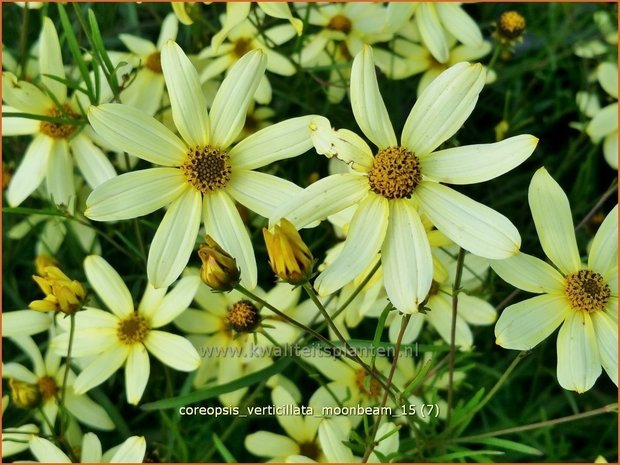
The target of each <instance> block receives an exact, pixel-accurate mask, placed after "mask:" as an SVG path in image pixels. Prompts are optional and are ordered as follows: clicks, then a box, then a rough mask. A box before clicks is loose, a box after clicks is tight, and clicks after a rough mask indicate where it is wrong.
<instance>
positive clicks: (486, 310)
mask: <svg viewBox="0 0 620 465" xmlns="http://www.w3.org/2000/svg"><path fill="white" fill-rule="evenodd" d="M458 312H459V316H460V317H461V318H463V320H465V321H466V322H467V323H469V324H470V325H476V326H486V325H490V324H493V323H495V320H497V311H496V310H495V307H493V305H491V304H490V303H489V302H487V301H486V300H483V299H481V298H480V297H476V296H472V295H467V294H465V293H464V292H462V293H460V294H459V307H458Z"/></svg>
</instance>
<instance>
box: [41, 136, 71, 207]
mask: <svg viewBox="0 0 620 465" xmlns="http://www.w3.org/2000/svg"><path fill="white" fill-rule="evenodd" d="M45 179H46V181H47V182H46V184H47V192H48V194H49V196H50V199H51V200H52V201H53V202H54V203H55V204H56V205H64V206H65V207H68V208H69V210H70V211H73V209H74V208H75V200H76V199H75V184H74V181H73V163H72V161H71V157H70V156H69V146H68V145H67V141H66V140H64V139H59V140H56V141H55V142H54V143H53V145H52V152H51V153H50V157H49V160H48V162H47V177H46V178H45Z"/></svg>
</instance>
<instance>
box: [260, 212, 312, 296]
mask: <svg viewBox="0 0 620 465" xmlns="http://www.w3.org/2000/svg"><path fill="white" fill-rule="evenodd" d="M273 230H274V231H273V232H271V231H269V230H268V229H266V228H263V237H264V238H265V244H266V245H267V253H268V254H269V265H270V266H271V269H272V270H273V272H274V273H275V274H276V275H277V276H278V277H279V278H280V279H282V280H283V281H285V282H287V283H289V284H293V285H298V284H303V283H305V282H306V281H308V279H309V278H310V275H311V274H312V265H313V263H314V259H313V257H312V253H311V252H310V249H308V246H307V245H306V244H305V243H304V241H303V240H302V239H301V236H300V235H299V233H298V232H297V230H296V229H295V227H294V226H293V225H292V224H291V223H290V222H289V221H288V220H286V219H285V218H282V220H280V224H279V225H277V224H276V225H275V226H274V227H273Z"/></svg>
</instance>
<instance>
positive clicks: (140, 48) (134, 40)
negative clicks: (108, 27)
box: [118, 34, 157, 58]
mask: <svg viewBox="0 0 620 465" xmlns="http://www.w3.org/2000/svg"><path fill="white" fill-rule="evenodd" d="M118 38H119V39H120V40H121V42H122V43H123V45H124V46H125V47H127V49H128V50H129V51H130V52H131V53H133V54H134V55H138V56H139V57H140V58H145V57H147V56H149V55H150V54H151V53H156V52H157V47H156V46H155V44H154V43H153V42H151V41H150V40H147V39H143V38H141V37H138V36H134V35H132V34H119V35H118Z"/></svg>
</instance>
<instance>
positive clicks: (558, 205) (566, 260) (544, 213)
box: [528, 168, 581, 274]
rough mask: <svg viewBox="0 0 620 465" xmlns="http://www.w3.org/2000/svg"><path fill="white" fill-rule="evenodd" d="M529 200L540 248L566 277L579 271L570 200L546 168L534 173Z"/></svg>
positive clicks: (579, 264) (579, 262)
mask: <svg viewBox="0 0 620 465" xmlns="http://www.w3.org/2000/svg"><path fill="white" fill-rule="evenodd" d="M528 200H529V203H530V209H531V210H532V217H533V219H534V224H535V226H536V231H537V232H538V238H539V239H540V245H542V248H543V250H544V252H545V254H546V255H547V257H549V259H550V260H551V261H552V262H553V264H554V265H555V266H557V267H558V268H559V269H560V271H562V272H563V273H564V274H570V273H573V272H575V271H577V270H579V269H580V268H581V258H580V257H579V251H578V250H577V240H576V239H575V230H574V229H573V218H572V216H571V211H570V205H569V203H568V198H567V197H566V194H565V193H564V191H563V190H562V188H561V187H560V185H559V184H558V183H557V182H556V181H555V180H554V179H553V178H552V177H551V176H550V175H549V173H548V172H547V170H546V169H545V168H540V169H539V170H538V171H536V173H534V176H533V177H532V181H531V182H530V188H529V191H528Z"/></svg>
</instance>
